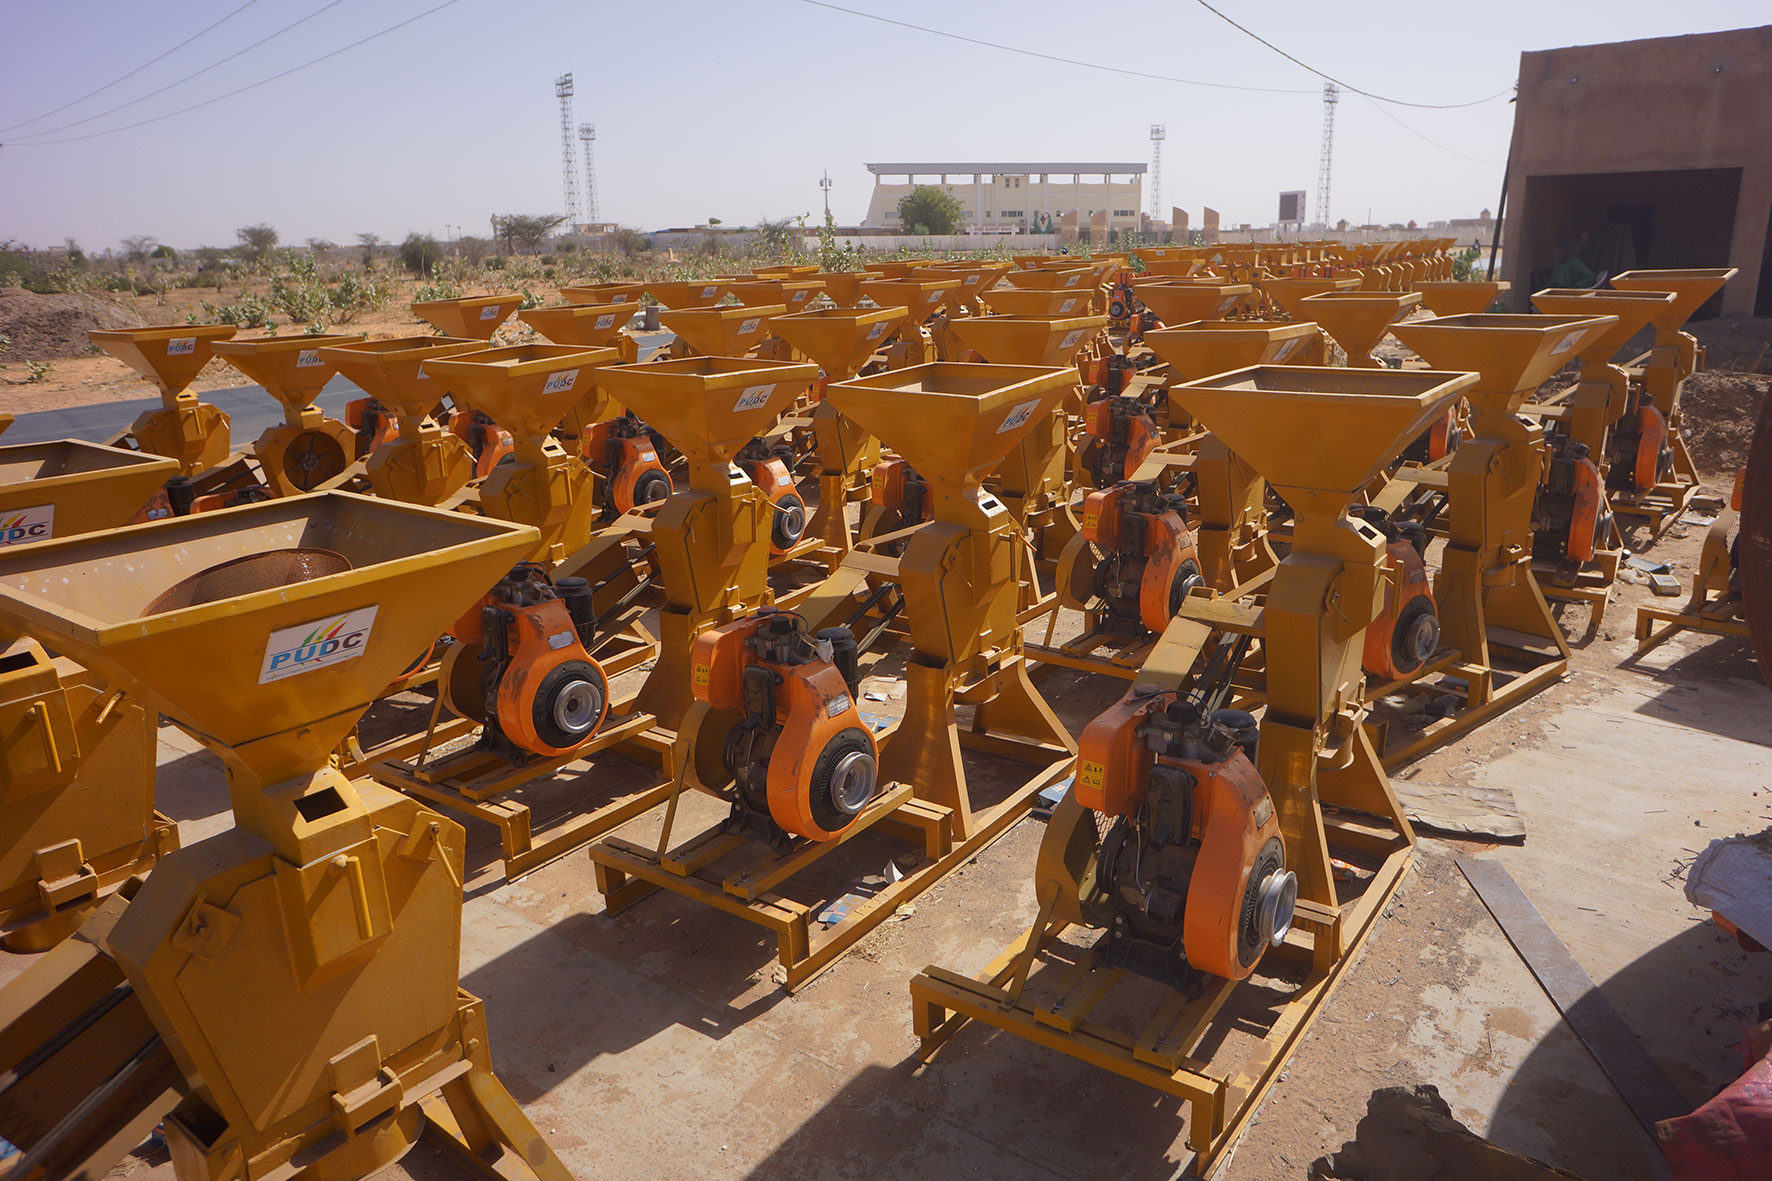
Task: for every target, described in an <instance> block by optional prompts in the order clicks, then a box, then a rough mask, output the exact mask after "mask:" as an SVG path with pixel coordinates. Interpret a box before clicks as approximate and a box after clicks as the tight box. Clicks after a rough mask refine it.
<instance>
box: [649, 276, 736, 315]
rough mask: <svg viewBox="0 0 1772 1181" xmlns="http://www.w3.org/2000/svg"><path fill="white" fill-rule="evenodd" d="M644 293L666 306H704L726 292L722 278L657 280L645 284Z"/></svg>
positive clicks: (712, 302)
mask: <svg viewBox="0 0 1772 1181" xmlns="http://www.w3.org/2000/svg"><path fill="white" fill-rule="evenodd" d="M646 294H647V295H650V296H651V297H652V298H653V299H656V300H657V301H658V302H659V303H661V304H663V305H664V306H665V307H667V308H706V307H712V306H713V305H714V304H717V303H719V302H720V297H721V296H722V295H725V294H726V283H725V281H724V280H722V279H676V280H671V281H668V282H667V281H665V280H659V281H658V282H654V283H648V284H646Z"/></svg>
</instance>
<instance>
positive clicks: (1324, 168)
mask: <svg viewBox="0 0 1772 1181" xmlns="http://www.w3.org/2000/svg"><path fill="white" fill-rule="evenodd" d="M1340 101H1341V88H1340V87H1339V86H1337V85H1335V83H1333V82H1325V83H1323V152H1322V154H1321V155H1320V156H1318V157H1317V224H1318V225H1320V226H1322V227H1323V228H1324V229H1328V228H1329V165H1330V161H1331V159H1332V158H1333V157H1334V155H1335V104H1336V103H1338V102H1340Z"/></svg>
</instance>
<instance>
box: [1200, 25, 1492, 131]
mask: <svg viewBox="0 0 1772 1181" xmlns="http://www.w3.org/2000/svg"><path fill="white" fill-rule="evenodd" d="M1196 2H1197V3H1198V4H1199V6H1200V7H1201V8H1204V9H1205V10H1206V11H1207V12H1210V13H1211V14H1212V15H1213V16H1215V17H1217V18H1218V19H1219V20H1221V21H1223V22H1224V23H1225V24H1227V25H1229V26H1230V27H1231V28H1233V29H1235V30H1237V31H1238V32H1239V33H1242V34H1244V35H1245V36H1248V37H1253V38H1254V39H1255V40H1257V41H1259V42H1261V43H1262V44H1263V45H1265V46H1267V47H1268V48H1269V49H1271V50H1273V51H1274V52H1275V53H1277V54H1279V55H1280V56H1281V57H1283V58H1285V59H1286V60H1287V61H1289V62H1291V63H1292V64H1293V65H1295V66H1301V67H1303V68H1304V69H1306V70H1309V71H1310V72H1311V73H1313V74H1315V75H1316V76H1317V77H1319V78H1321V79H1323V80H1324V81H1325V82H1333V83H1335V84H1336V85H1337V86H1339V87H1341V88H1342V89H1343V90H1351V91H1353V92H1354V93H1355V94H1357V95H1359V96H1360V97H1362V98H1369V99H1373V100H1375V101H1377V102H1381V103H1393V104H1395V105H1396V106H1399V107H1420V108H1422V109H1423V110H1428V111H1450V110H1455V109H1457V108H1459V107H1476V106H1481V105H1482V104H1484V103H1490V102H1494V101H1495V100H1496V99H1498V98H1500V97H1501V96H1502V95H1504V94H1506V93H1507V92H1508V91H1510V90H1512V89H1513V87H1512V86H1511V85H1510V86H1506V87H1503V88H1502V89H1501V90H1498V91H1496V92H1495V93H1494V94H1492V95H1490V96H1489V97H1488V98H1474V99H1472V100H1471V101H1470V102H1467V103H1412V102H1409V101H1408V100H1407V99H1401V98H1386V97H1385V96H1384V95H1382V94H1373V93H1372V92H1371V91H1370V90H1361V89H1360V88H1359V87H1358V86H1354V85H1351V84H1350V83H1347V82H1343V81H1342V80H1341V79H1340V78H1337V77H1335V76H1334V75H1332V74H1325V73H1324V72H1323V71H1321V70H1319V69H1317V67H1315V66H1313V65H1308V64H1306V63H1305V62H1301V61H1299V60H1298V59H1297V58H1295V57H1293V56H1292V55H1291V54H1290V53H1287V52H1286V51H1285V50H1284V49H1281V48H1280V47H1279V46H1278V45H1275V44H1274V43H1273V42H1272V41H1269V40H1268V39H1267V38H1266V37H1263V36H1262V35H1261V34H1260V33H1257V32H1255V31H1253V30H1252V29H1248V28H1245V27H1244V26H1242V25H1240V24H1238V23H1237V22H1236V21H1234V20H1232V19H1231V18H1230V17H1228V16H1226V15H1225V14H1224V13H1222V12H1220V11H1218V9H1216V8H1214V7H1212V5H1210V4H1208V3H1206V0H1196ZM1417 134H1419V133H1417ZM1423 138H1426V137H1423ZM1428 142H1429V143H1433V141H1432V140H1428ZM1434 146H1435V147H1438V146H1439V145H1438V144H1434ZM1446 150H1447V151H1451V149H1450V148H1448V149H1446ZM1452 154H1453V155H1455V156H1456V155H1458V153H1457V152H1453V153H1452ZM1465 159H1467V160H1468V159H1471V157H1469V156H1466V157H1465Z"/></svg>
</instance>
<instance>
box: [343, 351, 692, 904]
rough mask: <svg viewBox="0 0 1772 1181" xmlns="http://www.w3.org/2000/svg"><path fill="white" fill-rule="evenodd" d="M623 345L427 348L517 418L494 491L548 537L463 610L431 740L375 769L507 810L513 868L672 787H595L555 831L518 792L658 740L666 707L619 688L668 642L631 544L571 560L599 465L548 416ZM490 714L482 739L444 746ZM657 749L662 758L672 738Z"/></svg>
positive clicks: (502, 830)
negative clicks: (635, 567)
mask: <svg viewBox="0 0 1772 1181" xmlns="http://www.w3.org/2000/svg"><path fill="white" fill-rule="evenodd" d="M614 358H615V350H614V349H607V348H605V349H585V348H580V347H577V346H567V345H518V346H513V347H510V348H503V349H490V350H484V351H480V352H471V353H459V354H455V355H453V356H449V357H443V358H433V359H428V360H426V361H425V362H424V366H425V371H426V372H427V373H428V374H431V375H432V377H433V378H434V380H435V381H437V382H439V383H442V384H445V385H447V387H448V388H449V389H451V390H452V391H454V392H455V393H456V394H457V396H458V397H459V398H460V399H461V400H462V401H464V402H465V403H466V404H467V405H470V406H474V407H476V408H478V409H480V410H482V411H484V412H485V413H487V414H488V415H490V416H491V418H492V419H493V420H494V421H496V422H498V423H499V424H500V425H501V426H503V427H504V428H505V429H507V430H509V431H510V433H511V435H512V437H513V439H514V440H515V447H516V450H515V452H514V455H513V457H512V459H511V460H510V461H508V462H506V463H503V464H500V465H499V467H498V469H497V470H496V471H495V472H494V473H493V476H492V477H491V478H490V479H489V480H488V481H487V482H486V483H485V484H484V485H482V487H481V489H480V500H481V507H482V509H483V510H485V512H486V514H487V515H488V516H492V517H496V518H499V519H502V520H507V521H512V522H513V523H516V524H525V525H530V526H532V527H533V528H535V529H536V530H537V531H538V535H539V540H538V544H537V545H536V546H535V547H534V548H533V549H531V550H530V551H529V552H528V553H527V554H525V555H523V557H524V561H523V562H521V563H519V564H518V565H516V566H514V567H513V568H511V569H510V570H508V571H501V572H500V573H501V575H502V577H499V578H496V579H494V580H493V581H492V582H489V583H488V584H487V586H486V587H483V588H482V591H483V594H482V596H481V598H480V599H479V600H478V601H477V602H475V603H474V604H473V605H472V607H471V608H470V609H468V610H467V611H464V612H462V613H461V614H460V615H459V616H457V617H456V618H454V620H453V621H452V623H451V625H450V627H449V629H448V632H449V640H450V643H449V644H448V646H447V647H446V648H445V649H444V654H443V657H442V662H441V666H440V667H439V669H438V670H437V674H436V676H437V686H438V690H437V697H436V700H435V702H434V703H433V706H432V712H431V720H430V724H429V726H428V727H427V729H426V732H425V734H424V735H423V737H422V738H421V739H420V740H419V742H418V744H417V749H416V750H413V749H412V743H411V742H409V741H407V742H401V743H400V744H399V745H398V746H397V747H393V748H391V749H389V750H385V751H382V752H378V753H379V754H380V755H381V758H382V760H383V761H380V762H377V763H376V765H375V767H374V771H373V773H374V774H375V776H376V777H377V778H378V779H379V780H380V781H381V782H383V783H386V784H389V785H391V786H394V787H397V788H399V789H400V790H402V791H405V792H407V793H408V794H409V795H413V796H416V797H418V798H421V799H423V800H425V801H427V802H430V803H434V804H439V805H441V806H443V807H446V808H449V809H451V810H452V811H456V812H459V813H462V814H465V815H471V816H475V817H478V818H479V819H481V820H485V821H487V822H488V823H490V824H492V825H494V826H495V827H496V828H497V829H498V830H499V835H500V840H501V844H502V850H503V854H504V868H505V872H506V874H507V876H513V877H514V876H517V875H520V874H524V873H528V872H530V871H531V870H533V869H535V868H537V867H539V866H541V865H543V864H546V863H547V862H548V861H551V860H553V859H555V858H558V857H560V856H562V855H564V854H566V853H568V852H571V851H572V850H573V849H576V848H578V847H579V846H580V845H582V844H584V842H586V841H588V840H590V839H591V838H592V837H594V836H596V835H598V834H600V833H601V832H603V831H605V829H607V828H608V827H610V826H612V825H614V824H616V823H620V822H621V821H622V820H625V819H627V818H628V817H630V816H632V815H633V814H634V813H635V812H637V811H643V810H644V808H645V807H648V806H650V804H651V803H652V802H656V799H657V798H659V797H657V796H648V795H647V794H646V793H645V792H640V793H637V794H629V795H622V796H618V797H616V798H614V799H604V798H601V797H599V798H598V799H597V800H596V801H591V800H589V799H587V800H586V801H584V807H582V808H580V809H578V810H576V811H575V813H574V814H573V815H572V816H571V817H570V818H569V819H566V820H564V821H562V822H560V823H557V824H555V825H553V826H552V827H550V828H549V829H547V830H546V831H545V832H544V831H537V829H536V827H535V825H534V823H533V818H532V815H531V810H530V808H529V807H528V805H526V804H524V803H522V802H520V801H518V800H515V799H511V798H509V797H510V795H511V793H513V792H515V791H516V790H518V789H519V788H521V787H523V786H524V785H525V784H529V783H534V782H537V781H539V780H542V779H544V778H548V777H551V776H554V775H556V774H557V773H559V772H561V771H562V770H564V769H565V768H566V767H568V766H569V765H571V764H574V763H576V762H578V761H579V760H582V759H587V758H589V757H591V756H592V755H595V754H596V753H598V752H600V751H603V750H607V749H609V748H611V747H613V746H616V745H618V744H629V745H635V744H644V743H645V742H646V739H645V734H646V732H647V731H648V730H650V728H651V726H652V724H653V721H654V719H653V718H652V717H651V716H650V715H648V714H645V713H642V712H636V711H635V710H634V709H633V702H632V699H631V698H625V697H624V698H616V697H615V696H614V695H613V694H612V693H611V689H610V682H611V681H612V680H613V679H614V678H616V677H619V676H621V675H622V674H623V673H626V672H628V671H630V670H632V669H634V668H637V667H639V666H640V665H641V664H643V663H645V662H646V661H648V660H650V659H652V658H653V656H654V654H655V652H656V651H657V643H656V641H655V640H654V639H653V637H652V635H651V634H650V633H649V632H647V631H646V630H645V628H644V627H642V626H641V625H640V623H639V616H640V614H641V611H640V608H639V607H637V606H636V605H634V604H633V603H632V602H631V601H627V602H624V601H622V600H623V599H625V598H627V597H628V595H629V594H630V592H634V591H636V590H637V588H638V584H639V582H640V580H639V578H638V576H637V575H635V574H634V572H633V571H632V570H631V569H630V568H629V566H628V565H627V564H626V563H625V562H624V561H622V560H620V558H619V557H613V558H612V560H611V561H610V562H608V563H606V564H605V565H604V566H598V567H592V566H590V565H588V564H587V565H581V566H579V567H576V568H575V572H574V573H573V574H571V575H567V574H564V573H561V572H559V571H558V570H556V569H555V567H557V566H558V564H559V562H560V561H561V560H562V559H564V558H565V557H566V556H567V555H568V554H570V553H572V552H574V551H576V550H578V549H580V548H582V547H583V546H584V545H585V543H586V542H588V541H589V539H590V537H591V527H592V521H593V518H594V517H595V511H596V510H595V501H594V497H593V495H592V494H591V491H590V484H591V479H592V478H591V474H590V472H589V470H588V469H587V468H586V467H585V465H584V464H582V463H581V462H579V460H578V459H576V458H574V457H572V456H569V455H567V454H566V453H565V451H564V449H563V448H562V447H561V446H560V444H559V443H558V441H556V440H554V439H553V438H551V437H550V436H549V434H548V432H549V431H550V430H551V429H552V427H553V425H554V424H555V423H556V422H557V421H558V420H559V418H560V417H561V416H562V415H564V414H565V413H566V412H567V410H568V409H570V408H571V407H573V406H574V405H575V404H577V403H581V402H582V401H583V400H584V399H586V398H587V397H593V398H596V399H599V400H600V399H602V398H603V397H604V395H602V394H601V393H600V392H597V391H596V387H595V382H596V381H597V367H598V366H601V365H605V364H607V363H608V362H610V361H613V360H614ZM595 413H596V415H597V416H598V417H601V416H602V412H601V411H600V410H599V411H596V412H595ZM592 579H595V580H596V581H595V583H594V584H593V582H592V581H591V580H592ZM611 599H614V600H615V602H614V603H613V605H612V604H611V602H610V600H611ZM444 710H447V711H448V715H447V717H445V715H444V712H443V711H444ZM476 729H477V730H478V738H477V739H476V741H475V742H474V743H473V744H471V745H469V746H467V747H465V748H458V749H452V750H447V751H444V752H443V753H441V754H434V753H433V752H435V751H436V750H437V748H438V747H440V746H442V745H444V744H445V743H446V742H449V741H451V740H453V739H454V738H455V737H457V736H460V735H462V734H465V733H467V732H470V731H473V730H476ZM647 749H648V750H649V751H650V755H651V757H652V758H653V759H654V761H656V760H658V759H659V758H660V757H662V754H663V752H665V751H666V750H668V744H666V743H659V742H653V743H651V744H650V745H649V747H648V748H647ZM366 757H373V756H366ZM624 809H625V811H624Z"/></svg>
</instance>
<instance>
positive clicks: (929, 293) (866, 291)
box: [861, 278, 960, 327]
mask: <svg viewBox="0 0 1772 1181" xmlns="http://www.w3.org/2000/svg"><path fill="white" fill-rule="evenodd" d="M959 286H960V280H958V279H951V278H948V279H924V278H914V279H869V280H868V281H866V282H865V283H863V284H862V285H861V293H862V294H863V295H865V296H867V297H868V298H869V299H871V300H873V301H874V303H875V304H876V305H877V306H879V307H883V308H904V309H905V310H906V311H907V312H908V313H909V326H911V327H916V326H918V325H921V324H922V323H923V321H925V320H927V319H928V318H929V317H930V316H931V315H933V314H934V313H935V309H936V308H938V307H940V306H941V305H942V301H944V300H945V299H946V298H947V293H948V292H950V291H953V290H954V289H956V288H957V287H959Z"/></svg>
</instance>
